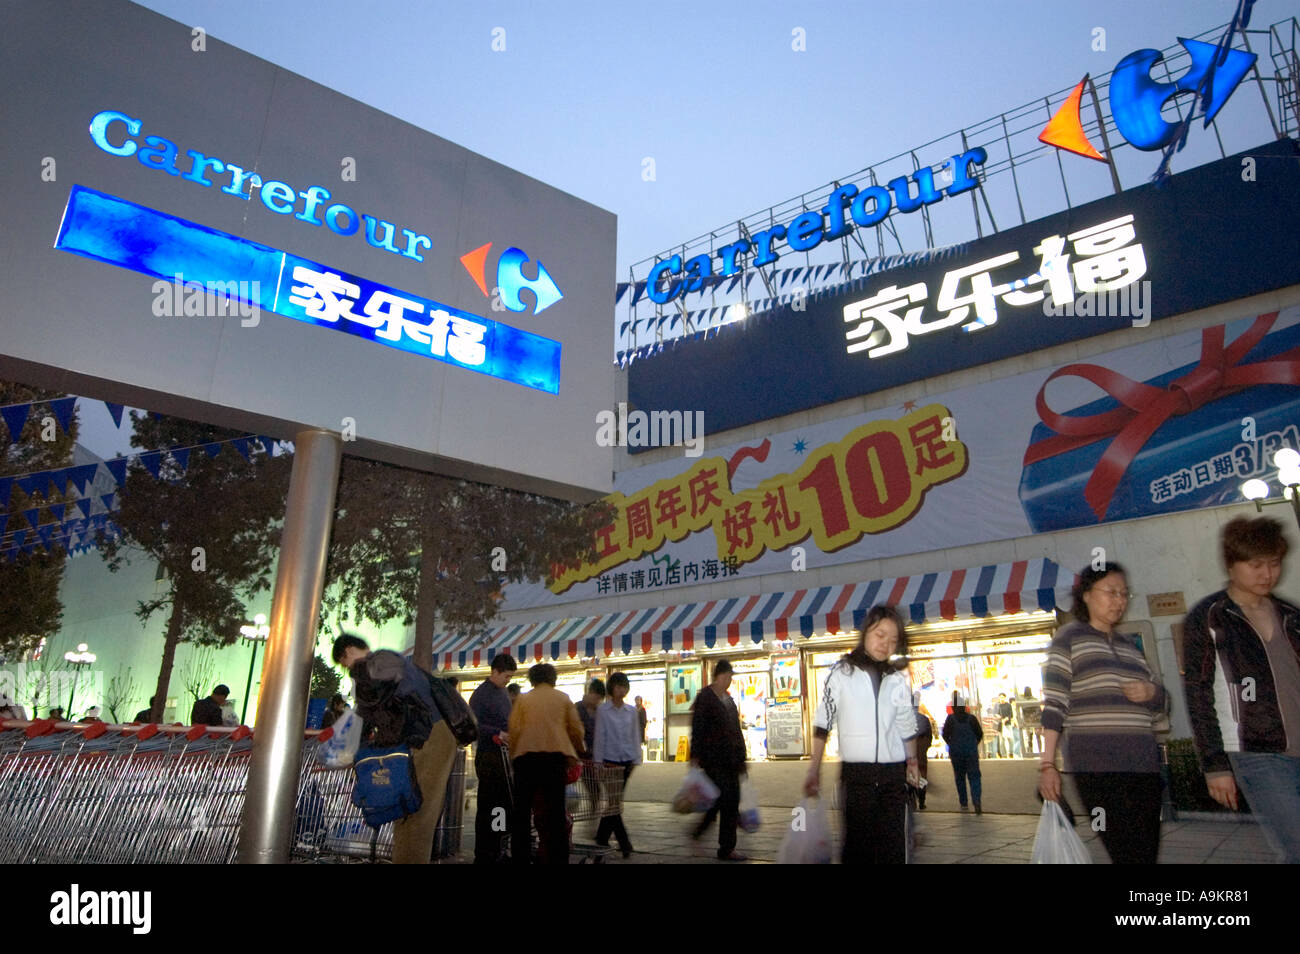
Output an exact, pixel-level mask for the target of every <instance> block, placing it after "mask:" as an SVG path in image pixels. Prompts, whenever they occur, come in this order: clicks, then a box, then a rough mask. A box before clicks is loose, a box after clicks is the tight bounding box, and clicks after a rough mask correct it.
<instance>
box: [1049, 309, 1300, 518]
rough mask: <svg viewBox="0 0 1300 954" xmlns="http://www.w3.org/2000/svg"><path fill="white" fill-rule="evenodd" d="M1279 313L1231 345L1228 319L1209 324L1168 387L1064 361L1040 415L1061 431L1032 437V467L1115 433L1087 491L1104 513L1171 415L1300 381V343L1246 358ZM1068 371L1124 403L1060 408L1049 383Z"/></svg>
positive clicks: (1095, 507) (1261, 318)
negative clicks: (1081, 411)
mask: <svg viewBox="0 0 1300 954" xmlns="http://www.w3.org/2000/svg"><path fill="white" fill-rule="evenodd" d="M1275 321H1277V312H1275V311H1274V312H1270V313H1269V314H1265V315H1260V316H1259V317H1258V318H1256V319H1255V322H1254V324H1252V325H1251V326H1250V328H1249V329H1248V330H1247V331H1246V333H1245V334H1243V335H1242V336H1241V337H1239V338H1238V339H1237V340H1236V341H1234V342H1233V343H1232V344H1231V345H1229V346H1228V347H1227V348H1225V347H1224V344H1223V340H1224V334H1225V326H1224V325H1215V326H1214V327H1212V328H1206V329H1204V330H1203V331H1202V332H1201V359H1200V361H1199V362H1198V363H1197V365H1196V367H1194V368H1192V370H1191V371H1189V372H1188V373H1187V374H1185V375H1183V376H1182V377H1180V378H1176V379H1174V380H1173V381H1171V382H1169V384H1168V385H1166V386H1165V387H1164V388H1158V387H1153V386H1152V385H1149V384H1143V383H1142V382H1141V381H1134V380H1133V379H1132V378H1129V377H1126V376H1125V375H1122V374H1119V373H1118V372H1115V371H1111V370H1110V369H1109V368H1103V367H1101V366H1100V365H1096V364H1067V365H1065V366H1064V367H1062V368H1058V369H1057V370H1056V371H1053V372H1052V374H1051V375H1050V376H1049V377H1048V378H1047V380H1046V381H1044V382H1043V386H1042V387H1041V388H1039V389H1038V399H1037V402H1036V403H1037V407H1038V416H1039V418H1040V419H1041V420H1042V422H1043V423H1044V424H1046V425H1047V426H1048V427H1050V428H1051V429H1052V430H1053V431H1055V432H1056V434H1055V435H1054V436H1052V437H1047V438H1044V439H1043V440H1041V441H1038V442H1037V443H1036V444H1031V445H1030V446H1029V449H1028V450H1026V451H1025V461H1024V465H1025V466H1026V467H1028V466H1029V465H1030V464H1035V463H1037V462H1038V461H1040V460H1045V459H1046V458H1048V457H1054V456H1056V455H1057V454H1063V453H1065V452H1067V451H1071V450H1074V449H1075V448H1078V447H1083V446H1085V445H1087V444H1092V443H1094V442H1096V441H1099V440H1105V439H1106V438H1112V440H1111V442H1110V445H1109V446H1108V447H1107V448H1106V450H1105V452H1104V453H1103V454H1102V455H1101V459H1100V460H1098V461H1097V466H1096V467H1094V468H1093V471H1092V476H1091V477H1089V478H1088V483H1087V484H1086V485H1085V487H1084V491H1083V497H1084V500H1086V501H1087V502H1088V506H1089V507H1091V508H1092V512H1093V513H1095V514H1096V515H1097V519H1098V520H1102V519H1104V518H1105V516H1106V511H1107V510H1109V509H1110V502H1111V499H1112V498H1113V497H1114V496H1115V490H1116V489H1117V488H1118V487H1119V483H1120V481H1121V480H1123V479H1124V474H1125V473H1126V472H1127V471H1128V467H1129V464H1131V463H1132V462H1133V458H1134V457H1136V456H1137V454H1138V452H1139V451H1140V450H1142V448H1143V447H1144V446H1145V445H1146V442H1147V441H1148V440H1150V438H1151V435H1152V434H1154V433H1155V432H1156V431H1157V430H1159V429H1160V426H1161V425H1162V424H1164V423H1165V421H1167V420H1169V418H1171V417H1177V416H1179V415H1182V414H1190V413H1191V412H1193V411H1195V410H1197V409H1199V408H1201V407H1203V406H1205V405H1206V404H1209V403H1210V402H1211V401H1216V400H1218V399H1219V398H1221V397H1227V396H1228V395H1231V394H1236V393H1237V392H1238V391H1244V390H1246V389H1247V388H1251V387H1255V386H1256V385H1260V384H1300V348H1292V349H1291V350H1290V351H1286V352H1283V353H1282V354H1280V355H1277V356H1276V357H1273V358H1270V359H1268V360H1266V361H1257V362H1255V363H1254V364H1248V365H1244V366H1241V367H1239V366H1238V365H1239V363H1240V361H1241V359H1242V358H1244V357H1245V356H1246V355H1247V354H1248V353H1249V352H1250V349H1251V348H1253V347H1255V345H1257V344H1259V342H1260V341H1261V340H1262V339H1263V337H1264V336H1265V335H1267V334H1268V332H1269V329H1271V328H1272V327H1273V323H1274V322H1275ZM1066 376H1074V377H1080V378H1083V379H1084V380H1086V381H1090V382H1092V383H1093V384H1095V385H1097V387H1099V388H1101V389H1102V390H1103V391H1105V392H1106V393H1107V394H1109V395H1110V396H1111V397H1113V398H1114V399H1115V400H1116V401H1118V402H1119V403H1120V405H1121V407H1117V408H1115V409H1114V410H1112V411H1106V412H1104V413H1102V414H1089V415H1084V416H1082V417H1069V416H1067V415H1064V414H1057V413H1056V412H1055V411H1053V410H1052V409H1051V408H1049V407H1048V406H1047V398H1046V391H1047V385H1048V384H1050V383H1051V382H1052V381H1054V380H1055V379H1057V378H1060V377H1066Z"/></svg>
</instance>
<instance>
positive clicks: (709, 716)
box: [691, 659, 746, 861]
mask: <svg viewBox="0 0 1300 954" xmlns="http://www.w3.org/2000/svg"><path fill="white" fill-rule="evenodd" d="M730 686H731V663H730V662H728V661H727V660H725V659H719V660H718V661H717V663H716V664H715V665H714V667H713V682H711V683H710V684H709V686H708V688H706V689H704V690H702V691H701V692H700V693H699V695H697V696H696V697H695V704H694V705H693V706H692V707H691V761H692V762H694V763H697V764H698V765H699V767H700V768H701V769H703V770H704V774H705V775H707V776H708V777H709V778H711V779H712V780H713V784H715V785H717V786H718V789H719V791H720V792H721V794H720V795H719V796H718V800H717V801H716V802H714V803H713V807H712V808H710V809H709V811H708V813H707V814H706V815H705V816H704V820H703V821H701V822H700V824H699V826H698V827H697V828H696V829H695V835H694V837H696V838H699V837H701V836H702V835H703V834H704V831H705V829H707V828H708V827H709V825H711V824H713V819H715V818H719V822H718V857H719V858H721V859H722V860H723V861H745V860H746V856H745V855H743V854H741V853H740V852H739V851H737V850H736V827H737V825H738V824H739V821H740V776H741V775H742V774H744V772H745V736H744V735H743V734H742V733H741V731H740V712H739V711H738V710H737V709H736V703H735V702H734V701H733V700H732V698H731V696H730V695H728V694H727V689H728V688H729V687H730Z"/></svg>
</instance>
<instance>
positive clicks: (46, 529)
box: [36, 523, 54, 549]
mask: <svg viewBox="0 0 1300 954" xmlns="http://www.w3.org/2000/svg"><path fill="white" fill-rule="evenodd" d="M53 533H54V524H52V523H47V524H46V525H45V526H43V527H37V528H36V536H37V537H38V538H39V539H40V541H41V543H42V544H44V545H45V547H46V548H47V549H48V548H49V546H50V535H51V534H53Z"/></svg>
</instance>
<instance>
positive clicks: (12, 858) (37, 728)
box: [0, 719, 465, 864]
mask: <svg viewBox="0 0 1300 954" xmlns="http://www.w3.org/2000/svg"><path fill="white" fill-rule="evenodd" d="M328 737H329V730H325V731H324V732H317V731H309V732H307V734H306V738H305V740H304V744H303V751H302V762H301V765H300V770H299V780H298V798H297V804H296V813H295V824H294V842H295V843H294V852H293V858H294V860H296V861H342V860H361V859H362V858H369V859H371V860H377V859H380V858H388V857H391V852H392V832H391V827H390V826H384V827H383V828H381V829H379V830H378V831H373V832H372V831H371V830H370V829H368V828H366V826H365V824H364V821H363V820H362V818H361V813H360V811H359V810H358V809H356V808H355V807H353V805H352V799H351V796H352V785H353V779H354V776H353V773H352V770H351V769H349V768H345V769H329V768H327V767H326V766H325V765H324V764H323V763H321V762H320V761H319V759H318V758H317V753H318V750H319V747H320V742H321V741H323V740H324V739H326V738H328ZM252 748H253V742H252V731H251V730H250V729H248V728H247V727H245V726H239V727H236V728H226V727H209V726H159V725H130V726H121V725H109V724H107V723H103V722H92V723H68V722H54V721H53V720H49V719H45V720H39V721H36V722H16V721H5V722H0V863H4V864H30V863H34V862H41V863H62V864H176V863H190V864H195V863H198V864H205V863H206V864H229V863H231V862H233V861H234V860H235V855H236V852H237V849H238V841H239V829H240V823H241V820H242V817H243V810H244V792H245V788H246V785H247V781H248V764H249V760H250V758H251V756H252ZM464 764H465V754H464V751H463V750H462V751H461V752H460V753H459V757H458V761H457V763H456V766H455V768H454V769H453V775H452V778H451V780H450V781H449V784H448V804H451V805H452V809H451V810H444V813H443V820H442V823H441V824H440V826H439V830H438V836H437V838H436V840H435V853H436V856H437V857H440V858H441V857H449V856H451V855H454V854H455V853H456V852H457V851H458V850H459V848H460V825H461V823H462V818H463V815H462V802H463V799H464V794H463V793H464Z"/></svg>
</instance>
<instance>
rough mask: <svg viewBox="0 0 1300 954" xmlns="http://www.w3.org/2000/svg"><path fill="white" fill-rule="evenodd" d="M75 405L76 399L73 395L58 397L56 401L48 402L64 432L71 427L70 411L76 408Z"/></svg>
mask: <svg viewBox="0 0 1300 954" xmlns="http://www.w3.org/2000/svg"><path fill="white" fill-rule="evenodd" d="M76 406H77V399H76V398H74V397H65V398H59V399H58V400H57V401H51V402H50V410H51V411H53V412H54V417H55V419H56V420H57V421H58V422H59V427H61V428H63V433H65V434H67V433H68V432H69V431H70V430H71V429H72V413H73V411H74V410H76Z"/></svg>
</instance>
